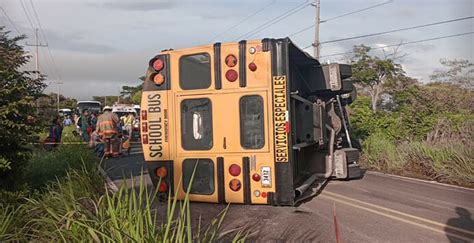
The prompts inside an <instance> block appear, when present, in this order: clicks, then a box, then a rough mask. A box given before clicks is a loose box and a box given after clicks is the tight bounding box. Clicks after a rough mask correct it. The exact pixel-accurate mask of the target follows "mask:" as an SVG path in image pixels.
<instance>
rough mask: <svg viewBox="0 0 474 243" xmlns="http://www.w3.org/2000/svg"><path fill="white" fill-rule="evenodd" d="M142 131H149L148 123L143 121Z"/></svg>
mask: <svg viewBox="0 0 474 243" xmlns="http://www.w3.org/2000/svg"><path fill="white" fill-rule="evenodd" d="M142 132H148V123H146V122H142Z"/></svg>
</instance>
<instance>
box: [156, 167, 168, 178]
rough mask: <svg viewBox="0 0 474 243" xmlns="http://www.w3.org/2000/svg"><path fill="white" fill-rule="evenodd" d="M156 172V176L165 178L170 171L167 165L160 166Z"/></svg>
mask: <svg viewBox="0 0 474 243" xmlns="http://www.w3.org/2000/svg"><path fill="white" fill-rule="evenodd" d="M155 174H156V176H158V177H160V178H165V177H166V175H167V174H168V171H167V170H166V168H165V167H163V166H162V167H159V168H157V169H156V170H155Z"/></svg>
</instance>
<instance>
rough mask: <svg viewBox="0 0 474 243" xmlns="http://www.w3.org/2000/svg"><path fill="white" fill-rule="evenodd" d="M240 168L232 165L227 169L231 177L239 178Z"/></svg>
mask: <svg viewBox="0 0 474 243" xmlns="http://www.w3.org/2000/svg"><path fill="white" fill-rule="evenodd" d="M240 171H241V169H240V166H238V165H236V164H232V165H231V166H230V167H229V173H230V174H231V175H232V176H239V175H240Z"/></svg>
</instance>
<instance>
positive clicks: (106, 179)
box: [98, 165, 119, 192]
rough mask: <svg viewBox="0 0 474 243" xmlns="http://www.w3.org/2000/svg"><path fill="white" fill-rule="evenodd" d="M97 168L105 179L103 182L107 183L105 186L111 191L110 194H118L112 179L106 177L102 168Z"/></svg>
mask: <svg viewBox="0 0 474 243" xmlns="http://www.w3.org/2000/svg"><path fill="white" fill-rule="evenodd" d="M98 167H99V172H100V173H101V174H102V176H104V177H105V181H107V183H106V186H107V187H108V188H109V189H110V190H112V192H118V191H119V189H118V187H117V185H115V183H114V182H113V181H112V179H110V177H109V175H107V172H105V170H104V169H102V166H100V165H99V166H98Z"/></svg>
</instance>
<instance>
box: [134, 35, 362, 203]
mask: <svg viewBox="0 0 474 243" xmlns="http://www.w3.org/2000/svg"><path fill="white" fill-rule="evenodd" d="M350 75H351V70H350V66H347V65H339V64H329V65H326V66H324V65H321V64H320V63H319V62H318V60H316V59H314V58H312V57H311V56H309V55H308V54H306V53H305V52H303V51H302V50H300V49H299V48H298V47H296V46H295V45H294V44H293V43H292V42H291V40H290V39H288V38H286V39H263V40H252V41H240V42H238V43H215V44H213V45H206V46H199V47H194V48H187V49H180V50H165V51H162V52H161V53H160V54H158V55H157V56H155V57H154V58H152V59H151V60H150V62H149V67H148V71H147V75H146V79H145V82H144V88H143V94H142V103H141V107H142V110H141V129H142V130H141V132H142V133H141V134H142V144H143V151H144V157H145V160H146V162H147V164H148V168H149V172H150V176H151V178H152V180H153V182H154V183H155V185H156V186H157V187H158V190H159V192H160V193H162V194H163V195H169V194H170V193H171V195H172V196H177V197H178V199H184V196H185V192H186V190H187V188H188V186H189V184H190V180H191V176H192V175H193V172H194V178H193V181H192V183H191V187H190V190H189V198H190V200H192V201H203V202H216V203H245V204H271V205H294V204H295V202H297V201H298V200H299V199H300V198H301V197H303V195H304V191H305V190H306V189H307V188H308V186H309V185H311V184H312V183H313V182H314V181H315V180H317V179H321V178H330V177H335V178H341V179H347V178H352V177H358V176H359V174H360V169H359V166H358V164H357V159H358V157H359V151H358V150H357V149H356V148H353V145H352V143H351V139H350V138H351V137H350V130H349V128H348V122H347V118H348V117H347V113H346V111H345V106H346V105H347V104H348V103H350V102H352V99H354V98H355V96H354V92H355V91H353V86H352V84H351V83H350V82H349V81H346V80H344V79H347V78H349V77H350ZM160 178H161V180H160ZM159 181H160V185H157V184H158V182H159Z"/></svg>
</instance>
